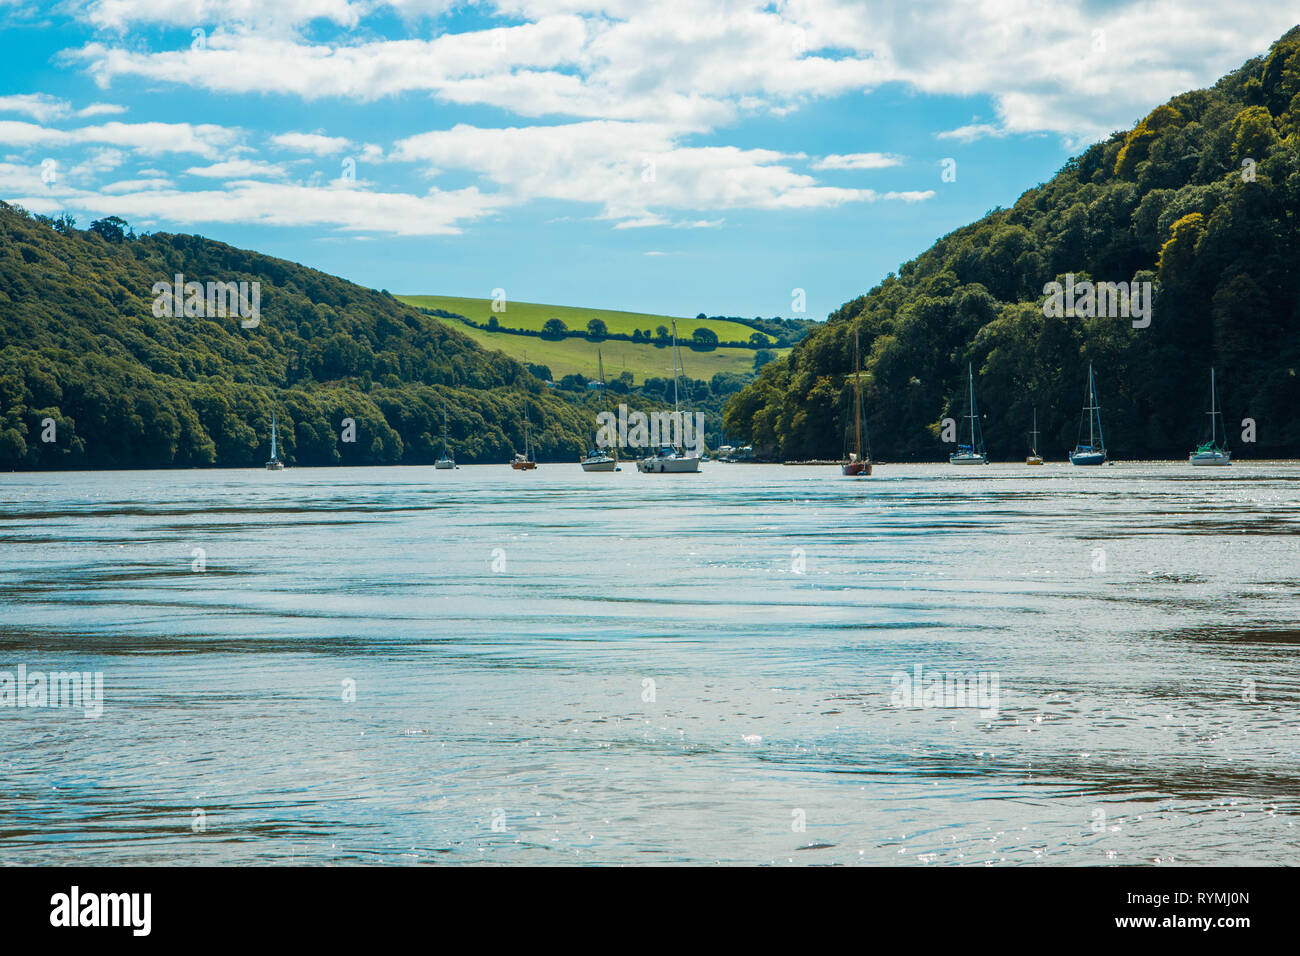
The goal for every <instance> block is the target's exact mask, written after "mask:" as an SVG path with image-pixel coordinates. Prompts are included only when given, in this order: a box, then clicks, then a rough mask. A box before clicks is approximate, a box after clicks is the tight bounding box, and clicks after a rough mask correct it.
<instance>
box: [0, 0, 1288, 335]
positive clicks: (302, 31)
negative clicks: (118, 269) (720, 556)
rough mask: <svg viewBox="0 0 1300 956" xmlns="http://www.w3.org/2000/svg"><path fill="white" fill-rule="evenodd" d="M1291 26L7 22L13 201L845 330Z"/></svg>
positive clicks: (904, 4)
mask: <svg viewBox="0 0 1300 956" xmlns="http://www.w3.org/2000/svg"><path fill="white" fill-rule="evenodd" d="M1295 20H1296V16H1295V13H1294V11H1291V10H1289V9H1288V8H1287V5H1284V4H1276V5H1274V4H1254V5H1251V6H1250V7H1249V10H1248V12H1247V11H1244V10H1243V8H1240V7H1235V6H1234V5H1231V4H1224V3H1222V2H1221V0H1213V2H1200V0H1177V2H1171V0H1165V2H1161V0H1155V2H1141V3H1124V2H1117V0H1115V2H1110V0H1107V2H1100V0H1099V2H1064V0H1060V2H1058V0H950V2H947V3H933V2H928V0H899V2H870V0H789V2H781V0H776V2H770V3H745V2H727V0H719V2H706V0H689V2H678V0H663V2H656V0H607V2H601V0H503V2H500V3H489V2H453V0H64V2H59V0H45V2H29V0H0V55H2V56H3V67H0V196H2V197H3V198H4V199H6V200H8V201H10V202H17V203H20V204H22V205H23V206H26V207H27V208H28V209H31V210H32V211H35V212H44V213H50V214H57V213H60V212H64V211H67V212H70V213H71V214H72V215H74V216H75V217H77V219H78V220H79V224H80V225H82V226H83V227H84V226H85V225H86V224H88V222H89V221H90V220H91V219H92V218H97V217H99V216H103V215H109V214H117V215H120V216H122V217H124V218H126V219H127V220H129V221H130V222H131V223H132V224H133V225H134V226H135V228H136V229H137V231H145V230H149V231H170V232H177V231H183V232H200V233H203V234H205V235H209V236H212V237H215V238H218V239H221V240H223V241H226V242H230V243H232V244H235V245H239V246H246V247H251V248H255V249H258V250H261V251H264V252H268V253H270V254H273V255H277V256H282V257H284V258H287V259H292V260H295V261H298V262H303V263H306V264H308V265H311V266H314V267H317V268H320V269H323V270H325V271H328V272H332V273H336V274H338V275H341V276H344V277H346V278H349V279H352V280H354V281H357V282H360V283H362V284H364V285H367V286H373V287H375V288H387V289H390V290H392V291H394V292H428V293H440V294H447V295H464V296H481V297H488V296H490V295H491V294H492V290H493V289H495V288H498V287H500V288H504V289H506V291H507V295H508V296H509V297H510V298H511V299H514V300H519V301H534V302H550V303H559V304H571V305H592V306H602V307H608V308H622V309H630V310H636V311H641V310H644V311H651V312H666V313H674V314H680V315H694V314H696V313H697V312H700V311H704V312H707V313H709V314H731V315H747V316H753V315H763V316H770V315H778V314H779V315H791V314H795V313H793V312H792V290H794V289H796V288H798V289H803V290H805V292H806V300H807V313H806V314H807V315H808V316H811V317H813V318H823V317H824V316H825V315H826V313H827V312H829V311H831V310H833V309H834V308H836V307H837V306H838V305H839V304H840V303H842V302H843V301H845V300H847V299H850V298H853V297H854V296H856V295H858V294H860V293H862V292H864V291H866V289H868V288H869V287H870V286H872V285H874V284H875V283H876V282H877V281H879V279H880V278H881V277H882V276H884V275H885V274H886V273H888V272H889V271H891V270H893V269H895V268H896V267H897V266H898V264H899V263H900V262H901V261H903V260H905V259H907V258H909V257H911V256H913V255H915V254H916V253H918V252H920V251H921V250H923V249H924V248H926V247H927V246H928V245H929V244H930V243H931V242H933V241H934V240H935V239H936V238H938V237H939V236H941V235H943V234H944V233H945V232H948V231H949V230H951V229H953V228H955V227H956V226H959V225H962V224H964V223H966V222H969V221H971V220H972V219H975V218H978V217H979V216H980V215H982V214H983V213H984V212H986V211H987V210H988V209H991V208H993V207H994V206H997V205H1008V204H1010V203H1011V202H1013V201H1014V200H1015V198H1016V196H1018V195H1019V194H1020V192H1022V191H1023V190H1024V189H1025V188H1027V187H1029V186H1032V185H1034V184H1036V183H1038V182H1041V181H1043V180H1045V179H1047V178H1049V177H1050V176H1051V175H1052V174H1053V173H1054V172H1055V171H1056V170H1057V169H1059V168H1060V167H1061V165H1062V164H1063V163H1064V162H1065V160H1066V159H1067V158H1068V157H1069V156H1071V155H1073V154H1074V153H1076V152H1078V150H1079V149H1080V147H1082V146H1086V145H1087V144H1088V143H1090V142H1093V141H1094V140H1096V139H1098V138H1101V137H1104V136H1105V135H1106V134H1107V133H1109V132H1110V131H1112V130H1114V129H1118V128H1125V127H1128V126H1130V125H1131V124H1132V123H1133V122H1135V121H1136V120H1137V119H1139V118H1140V117H1141V116H1143V115H1145V114H1146V113H1147V112H1149V111H1150V110H1151V109H1152V108H1153V107H1154V106H1156V105H1158V104H1159V103H1160V102H1163V101H1164V100H1165V99H1167V98H1168V97H1169V96H1171V95H1173V94H1175V93H1178V92H1181V91H1183V90H1186V89H1192V88H1196V87H1199V86H1204V85H1207V84H1210V83H1212V82H1213V81H1214V80H1215V79H1217V78H1218V77H1219V76H1220V75H1221V74H1223V73H1225V72H1227V71H1228V70H1230V69H1232V68H1234V67H1236V66H1238V65H1240V64H1241V62H1243V61H1244V60H1246V59H1248V58H1249V57H1251V56H1255V55H1258V54H1260V53H1263V52H1265V51H1266V50H1267V48H1268V45H1269V43H1270V42H1272V41H1273V40H1274V39H1276V38H1277V37H1278V36H1280V35H1281V34H1282V33H1284V32H1285V31H1286V30H1287V29H1288V28H1289V27H1290V26H1292V25H1293V24H1294V22H1295ZM945 169H948V170H950V171H951V173H952V175H951V176H950V178H949V179H945V178H944V176H943V173H944V170H945Z"/></svg>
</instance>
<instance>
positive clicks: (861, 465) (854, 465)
mask: <svg viewBox="0 0 1300 956" xmlns="http://www.w3.org/2000/svg"><path fill="white" fill-rule="evenodd" d="M840 472H841V473H842V474H844V475H847V476H848V477H849V478H865V477H867V475H869V474H871V462H869V461H846V462H845V463H844V464H843V465H841V466H840Z"/></svg>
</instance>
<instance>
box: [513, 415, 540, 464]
mask: <svg viewBox="0 0 1300 956" xmlns="http://www.w3.org/2000/svg"><path fill="white" fill-rule="evenodd" d="M510 467H511V468H513V469H514V470H515V471H532V470H533V469H534V468H536V467H537V458H536V456H534V454H533V444H532V432H531V426H530V424H529V422H528V402H524V453H523V454H522V455H515V460H514V461H512V462H511V463H510Z"/></svg>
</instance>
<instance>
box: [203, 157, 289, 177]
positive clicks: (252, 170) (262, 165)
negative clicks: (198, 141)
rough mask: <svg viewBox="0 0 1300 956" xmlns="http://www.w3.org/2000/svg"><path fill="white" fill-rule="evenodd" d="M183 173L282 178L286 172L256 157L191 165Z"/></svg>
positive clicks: (209, 175)
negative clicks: (204, 164)
mask: <svg viewBox="0 0 1300 956" xmlns="http://www.w3.org/2000/svg"><path fill="white" fill-rule="evenodd" d="M185 175H187V176H201V177H204V178H206V179H255V178H263V179H284V178H285V175H286V174H285V171H284V169H283V168H282V167H280V166H277V165H276V164H275V163H268V162H263V161H262V160H258V159H230V160H226V161H225V162H222V163H213V164H212V165H211V166H191V167H190V168H189V169H187V170H185Z"/></svg>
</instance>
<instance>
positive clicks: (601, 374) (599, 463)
mask: <svg viewBox="0 0 1300 956" xmlns="http://www.w3.org/2000/svg"><path fill="white" fill-rule="evenodd" d="M596 375H597V376H598V381H599V382H600V397H601V405H602V406H604V404H605V401H604V399H605V362H604V360H603V359H602V358H601V357H600V349H596ZM578 464H580V465H582V470H583V471H618V454H617V450H616V451H615V454H613V455H611V454H610V453H609V452H607V451H605V450H604V449H602V448H597V447H595V446H594V445H593V446H592V447H591V448H590V449H588V451H587V453H586V454H585V455H583V456H582V457H581V458H579V459H578Z"/></svg>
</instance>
